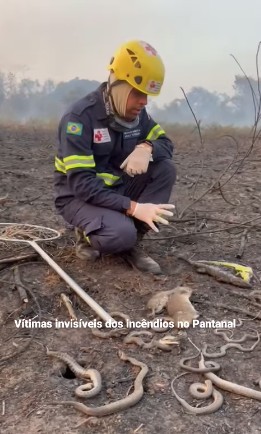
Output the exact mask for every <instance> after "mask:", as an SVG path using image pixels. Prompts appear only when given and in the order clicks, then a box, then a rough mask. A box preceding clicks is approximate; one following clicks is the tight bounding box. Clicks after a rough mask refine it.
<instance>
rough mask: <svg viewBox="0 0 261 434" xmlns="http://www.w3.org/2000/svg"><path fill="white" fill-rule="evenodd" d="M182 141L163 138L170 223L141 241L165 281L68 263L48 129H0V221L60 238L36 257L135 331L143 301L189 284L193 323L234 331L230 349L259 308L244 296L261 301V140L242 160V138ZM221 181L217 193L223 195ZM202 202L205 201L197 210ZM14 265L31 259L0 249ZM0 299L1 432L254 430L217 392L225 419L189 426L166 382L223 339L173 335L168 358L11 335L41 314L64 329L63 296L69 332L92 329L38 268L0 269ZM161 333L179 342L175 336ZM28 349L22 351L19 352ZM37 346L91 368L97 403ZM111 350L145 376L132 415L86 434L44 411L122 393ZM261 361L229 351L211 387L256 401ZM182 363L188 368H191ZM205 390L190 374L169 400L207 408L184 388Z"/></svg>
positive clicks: (75, 302)
mask: <svg viewBox="0 0 261 434" xmlns="http://www.w3.org/2000/svg"><path fill="white" fill-rule="evenodd" d="M192 129H193V128H192ZM192 129H191V130H189V129H188V130H187V132H186V133H184V134H183V135H182V134H176V133H175V130H172V131H170V135H171V136H172V138H173V140H174V141H175V143H176V153H175V156H174V158H175V161H176V165H177V172H178V179H177V183H176V186H175V188H174V190H173V194H172V198H171V202H172V203H175V205H176V214H175V216H174V218H173V221H172V222H171V223H170V225H169V226H168V227H161V230H160V233H159V234H153V233H150V234H149V236H148V237H147V239H146V240H144V243H143V244H144V249H145V250H146V251H147V252H148V253H149V254H150V255H151V256H153V257H154V258H155V259H156V260H157V261H158V262H159V263H160V264H161V266H162V269H163V271H164V274H163V275H162V276H157V277H154V276H152V275H145V274H142V273H140V272H138V271H135V270H132V269H130V268H129V266H128V265H127V264H126V263H125V262H124V261H123V259H122V258H121V257H120V256H117V257H116V256H105V257H103V258H102V259H101V260H99V261H96V262H95V263H94V264H91V265H88V264H86V263H84V262H83V261H81V260H79V259H77V258H76V256H75V253H74V244H75V240H74V233H73V231H72V229H70V228H68V227H66V225H65V224H64V222H63V221H62V219H61V218H60V217H59V216H58V215H57V214H56V212H55V209H54V206H53V190H52V176H53V159H54V154H55V135H56V132H55V131H54V130H49V129H43V128H27V127H22V126H5V127H2V128H1V130H0V149H1V159H0V177H1V181H0V185H1V194H0V196H1V197H3V196H4V195H5V194H8V197H7V199H6V200H5V201H3V202H2V203H1V204H0V221H1V222H15V223H30V224H36V225H42V226H47V227H50V228H53V229H57V230H59V231H61V234H62V236H61V238H60V239H59V240H56V241H52V242H46V243H42V244H41V246H42V248H43V249H44V250H45V251H46V252H48V254H49V255H50V256H51V257H52V258H53V259H54V261H55V262H57V264H59V265H60V267H62V269H63V270H65V271H66V272H67V273H68V274H69V275H70V276H71V277H72V278H73V279H74V280H75V281H76V282H77V283H78V284H79V285H80V286H81V288H82V289H84V290H85V291H86V292H87V293H88V294H89V295H90V296H91V297H92V298H94V299H95V300H96V301H97V302H98V303H99V304H100V305H101V306H102V307H103V308H104V309H105V310H106V311H108V312H112V311H121V312H124V313H126V314H129V315H130V317H131V319H132V320H135V321H138V320H140V319H142V318H149V317H148V314H149V312H148V310H147V308H146V303H147V301H148V300H149V298H150V296H151V295H153V294H154V293H156V292H158V291H163V290H168V289H172V288H174V287H176V286H178V285H187V286H189V287H191V288H192V289H193V294H192V297H191V301H192V303H193V305H194V306H195V308H196V309H197V310H198V312H199V313H200V320H202V321H210V320H233V319H237V320H239V319H244V321H243V325H242V327H240V328H238V329H237V330H233V338H235V339H237V338H240V337H241V336H242V335H243V333H244V332H246V331H247V332H249V333H252V334H255V333H256V334H258V331H260V319H258V313H259V312H260V310H261V309H260V308H259V307H258V304H259V305H260V303H261V302H260V297H259V299H258V293H256V294H257V295H256V297H254V298H251V296H250V294H251V291H252V290H260V289H261V285H260V277H261V257H260V248H261V237H260V234H261V232H260V229H261V222H260V219H261V216H260V208H261V179H260V165H261V157H260V142H256V143H255V146H254V148H253V150H252V152H251V153H250V155H249V156H248V157H247V158H245V160H244V161H243V158H244V156H245V154H246V152H247V149H249V146H250V144H251V137H250V136H249V137H247V135H245V136H244V137H243V136H240V135H239V134H238V136H237V135H236V133H233V134H234V138H230V137H228V136H226V137H221V136H222V131H221V130H220V131H218V130H217V131H216V133H215V134H214V135H212V137H209V138H206V139H205V143H204V146H203V147H202V145H201V144H200V141H199V139H198V137H197V135H196V134H195V131H194V132H192ZM229 163H231V164H230V167H229V168H228V165H229ZM226 168H227V170H225V169H226ZM236 169H238V170H237V171H236ZM235 171H236V173H235ZM222 174H223V176H221V175H222ZM225 181H227V183H225V185H224V186H222V187H220V185H223V184H224V182H225ZM211 186H212V188H211ZM207 190H208V192H207V193H206V194H205V195H203V193H204V192H206V191H207ZM200 196H203V197H202V199H201V200H198V201H196V199H197V198H199V197H200ZM193 202H194V203H193ZM185 208H187V210H186V211H184V209H185ZM259 218H260V219H259ZM241 223H243V224H241ZM240 224H241V225H240ZM244 231H245V233H246V232H247V234H246V237H247V238H246V243H245V248H244V253H243V256H242V257H241V258H240V259H239V258H238V257H237V254H238V252H239V248H240V244H241V240H242V235H243V233H244ZM22 253H34V251H33V250H32V248H31V247H30V246H29V247H26V246H25V245H22V244H12V243H3V242H2V243H1V245H0V259H4V258H7V257H11V256H17V255H18V254H22ZM179 255H182V256H185V257H187V258H192V259H193V260H204V259H208V260H226V261H229V262H238V263H241V264H246V265H248V266H250V267H252V268H253V271H254V274H255V278H254V279H252V288H250V289H248V288H247V289H245V288H239V287H235V286H232V285H229V284H225V283H221V282H218V281H217V280H215V279H214V278H212V277H210V276H207V275H204V274H198V273H197V272H196V271H195V270H194V269H193V268H192V267H191V266H190V265H189V264H187V263H186V262H184V261H182V260H180V259H179V258H178V256H179ZM36 256H37V255H36ZM17 265H18V266H19V268H18V269H19V272H20V277H21V280H22V283H23V285H24V286H25V288H27V290H28V298H29V302H28V303H27V304H26V305H24V304H22V302H21V299H20V298H19V294H18V291H17V290H16V288H15V286H14V266H17ZM0 288H1V304H0V327H1V347H0V348H1V349H0V353H1V355H0V383H1V387H0V424H1V428H0V429H1V432H3V433H6V434H11V433H21V434H22V433H23V434H24V433H25V432H27V433H28V434H29V433H30V434H35V433H52V434H54V433H63V434H67V433H85V432H86V433H87V432H88V433H99V434H100V433H120V434H125V433H127V434H134V433H139V434H156V433H158V432H167V433H194V434H196V433H200V434H204V433H206V434H219V433H229V434H232V433H237V434H239V433H242V434H243V433H246V432H247V433H252V434H254V433H260V432H261V416H260V414H261V413H260V409H261V404H260V402H259V401H257V400H254V399H249V398H245V397H243V396H240V395H237V394H233V393H230V392H226V391H223V390H220V392H221V393H222V394H223V396H224V403H223V405H222V407H221V409H220V410H218V411H217V412H215V413H213V414H209V415H197V416H196V415H193V414H188V413H187V412H186V411H185V410H184V409H183V407H182V406H181V405H180V403H179V402H178V401H177V399H176V398H175V397H174V396H173V394H172V391H171V381H172V379H173V378H175V377H176V376H178V375H180V374H181V373H183V372H185V371H184V370H183V369H182V368H181V367H180V366H179V361H180V360H181V358H183V357H190V356H192V355H196V352H197V351H196V349H195V347H194V346H193V344H194V345H195V346H197V347H198V348H202V345H203V344H204V343H207V344H209V345H210V347H209V351H211V352H218V351H219V348H220V347H221V346H222V345H224V344H225V341H224V339H223V338H222V336H220V335H219V336H218V335H216V334H214V330H213V328H204V327H199V326H197V327H194V328H193V327H190V328H189V329H186V330H183V333H182V337H181V340H180V345H175V346H173V348H172V350H171V351H169V352H164V351H161V350H160V349H150V350H144V349H142V348H139V347H137V346H136V345H134V344H124V343H123V338H122V337H116V338H109V339H101V338H98V337H95V336H93V335H92V333H91V330H90V328H81V329H74V328H71V329H62V328H55V327H54V326H53V327H51V328H38V329H30V328H17V327H16V325H15V320H18V319H33V318H34V320H37V319H39V315H40V318H41V320H42V321H43V322H48V321H50V322H52V323H53V322H54V321H55V320H56V319H58V320H59V321H67V320H68V319H69V314H68V311H67V310H66V308H65V306H64V305H63V304H62V303H61V299H60V295H61V293H65V294H67V295H68V296H69V297H70V299H71V301H72V306H73V308H74V310H75V313H76V315H77V318H78V320H80V319H83V320H88V321H91V320H93V319H94V318H95V317H96V315H95V313H94V312H93V311H92V310H91V309H90V308H89V307H88V306H87V305H86V304H85V303H84V302H83V301H82V300H81V299H80V298H79V297H78V296H77V295H76V294H75V293H74V292H73V291H72V290H71V289H70V288H69V287H68V286H67V284H66V283H65V282H64V281H63V280H62V279H61V278H60V277H59V276H58V275H57V273H56V272H55V271H54V270H53V269H51V268H50V266H48V265H47V264H46V263H45V262H44V261H43V260H42V259H41V258H40V257H39V256H37V257H36V258H32V259H30V262H28V261H25V262H23V263H22V262H19V263H18V264H17V263H15V264H0ZM255 303H256V305H255ZM240 310H241V311H240ZM243 311H245V312H243ZM248 313H249V315H248ZM251 314H252V317H251V316H250V315H251ZM255 316H257V318H254V317H255ZM171 333H172V334H174V335H175V334H177V331H171ZM163 335H164V334H162V335H161V336H163ZM26 344H27V345H28V346H27V348H26V349H25V350H24V351H22V352H21V353H20V354H16V353H17V352H19V350H21V349H22V348H23V347H24V346H25V345H26ZM252 344H253V340H248V341H246V342H245V343H244V344H243V345H244V347H246V348H249V347H251V345H252ZM47 346H48V348H49V349H50V350H54V351H63V352H67V353H69V354H70V355H71V356H73V357H74V358H75V359H76V360H77V361H78V362H79V363H80V364H81V365H82V366H85V367H90V368H96V369H98V370H100V372H101V375H102V382H103V387H102V391H101V392H100V394H99V395H98V396H97V397H94V398H91V399H90V400H88V402H87V400H81V399H79V398H76V397H75V395H74V390H75V388H76V387H77V385H79V384H83V380H79V379H77V378H75V377H74V376H73V375H72V373H71V372H70V370H68V369H65V367H64V365H63V364H61V363H58V362H57V361H55V359H53V358H50V357H48V356H47V355H46V347H47ZM119 350H123V351H124V352H125V353H127V354H128V355H131V356H133V357H135V358H137V359H138V360H140V361H142V362H144V363H146V364H147V365H148V367H149V373H148V375H147V377H146V378H145V381H144V396H143V398H142V400H141V401H140V402H139V403H138V404H136V405H135V406H134V407H132V408H129V409H127V410H125V411H122V412H119V413H115V414H113V415H110V416H106V417H103V418H99V419H89V420H88V421H87V422H86V423H84V424H82V422H84V421H85V420H86V419H87V416H86V415H84V414H83V413H81V412H79V411H77V410H76V409H74V408H73V407H70V406H65V405H53V404H52V402H53V401H61V400H63V401H66V400H79V401H82V402H85V404H86V405H90V406H101V405H104V404H105V403H109V402H113V401H116V400H118V399H121V398H123V397H124V396H126V394H127V393H131V392H132V388H131V386H132V385H133V382H134V379H135V377H136V375H137V373H138V368H135V367H133V366H132V365H131V364H130V363H128V362H124V361H121V360H120V359H119V357H118V355H117V353H118V351H119ZM10 355H14V356H13V357H9V356H10ZM260 356H261V343H259V344H258V345H257V346H256V348H255V349H254V350H253V351H251V352H242V351H240V350H239V349H236V348H230V349H229V350H228V351H227V354H226V355H225V356H223V357H221V358H218V359H215V361H216V362H218V363H220V365H221V370H220V372H219V373H218V375H220V376H221V377H222V378H224V379H227V380H229V381H231V382H234V383H238V384H240V385H244V386H247V387H249V388H254V389H255V390H259V391H260V394H261V389H260V388H259V387H258V386H257V385H256V382H257V381H258V380H260V377H261V371H260ZM5 358H7V359H8V360H4V359H5ZM192 363H193V364H194V366H196V361H195V360H194V361H193V362H192ZM202 380H204V378H203V376H202V375H198V374H195V373H190V374H188V375H185V376H183V377H180V378H178V379H177V380H176V381H175V389H176V391H177V392H178V393H179V395H181V396H182V397H183V398H185V399H186V400H187V401H188V402H189V403H190V404H192V405H194V406H196V405H198V406H204V405H207V404H209V403H210V402H211V399H208V400H207V401H203V400H200V401H198V400H196V399H194V398H191V397H190V395H189V391H188V390H189V386H190V384H191V383H193V382H195V381H202ZM81 424H82V425H81ZM79 425H81V426H79ZM77 426H78V427H77Z"/></svg>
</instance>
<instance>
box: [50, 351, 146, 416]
mask: <svg viewBox="0 0 261 434" xmlns="http://www.w3.org/2000/svg"><path fill="white" fill-rule="evenodd" d="M118 356H119V358H120V359H121V360H123V361H126V362H130V363H131V364H132V365H134V366H138V367H139V368H140V372H139V373H138V375H137V377H136V379H135V381H134V390H133V392H132V393H131V394H130V395H128V396H126V397H125V398H122V399H120V400H118V401H115V402H111V403H109V404H105V405H103V406H101V407H88V406H87V405H84V404H82V403H81V402H76V401H59V402H58V401H54V402H52V404H55V405H61V404H64V405H71V406H72V407H74V408H75V409H76V410H79V411H81V412H82V413H84V414H87V415H88V416H96V417H102V416H107V415H109V414H112V413H116V412H118V411H122V410H126V409H127V408H129V407H132V406H133V405H135V404H137V403H138V402H139V401H140V400H141V398H142V397H143V393H144V389H143V380H144V378H145V377H146V375H147V373H148V370H149V368H148V366H147V365H146V364H145V363H143V362H140V361H139V360H137V359H135V358H134V357H130V356H128V355H126V354H125V353H124V352H123V351H119V352H118Z"/></svg>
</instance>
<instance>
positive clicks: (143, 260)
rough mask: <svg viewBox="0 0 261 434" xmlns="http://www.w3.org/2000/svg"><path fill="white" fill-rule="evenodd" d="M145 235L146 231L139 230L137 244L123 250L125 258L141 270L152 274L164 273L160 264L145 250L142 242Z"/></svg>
mask: <svg viewBox="0 0 261 434" xmlns="http://www.w3.org/2000/svg"><path fill="white" fill-rule="evenodd" d="M143 237H144V233H141V232H138V237H137V245H136V246H135V247H133V248H132V249H130V250H128V251H127V252H123V254H122V256H123V258H124V259H125V261H126V262H128V264H130V265H131V266H132V267H133V268H136V269H138V270H139V271H144V272H145V273H152V274H162V271H161V268H160V265H159V264H158V263H157V262H156V261H154V259H152V258H151V257H150V256H148V255H146V253H145V252H144V250H143V246H142V244H141V241H142V238H143Z"/></svg>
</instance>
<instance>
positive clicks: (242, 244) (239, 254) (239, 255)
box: [236, 227, 251, 259]
mask: <svg viewBox="0 0 261 434" xmlns="http://www.w3.org/2000/svg"><path fill="white" fill-rule="evenodd" d="M250 229H251V228H250V227H249V228H246V229H245V230H244V232H243V234H242V237H241V242H240V246H239V249H238V252H237V254H236V258H239V259H240V258H242V256H243V254H244V250H245V245H246V241H247V234H248V232H249V231H250Z"/></svg>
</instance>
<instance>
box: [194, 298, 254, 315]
mask: <svg viewBox="0 0 261 434" xmlns="http://www.w3.org/2000/svg"><path fill="white" fill-rule="evenodd" d="M194 303H203V304H206V305H207V306H211V307H215V308H218V309H219V308H220V309H226V310H231V311H232V312H237V313H241V314H243V315H247V316H249V317H251V318H253V319H260V320H261V311H260V312H258V313H257V314H254V313H252V312H249V311H248V310H246V309H240V308H239V307H232V306H228V305H227V304H224V303H214V302H213V301H207V300H200V301H197V300H194Z"/></svg>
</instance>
